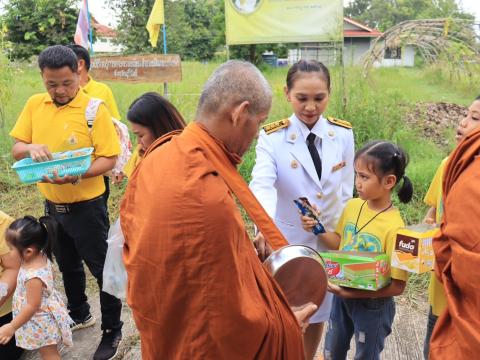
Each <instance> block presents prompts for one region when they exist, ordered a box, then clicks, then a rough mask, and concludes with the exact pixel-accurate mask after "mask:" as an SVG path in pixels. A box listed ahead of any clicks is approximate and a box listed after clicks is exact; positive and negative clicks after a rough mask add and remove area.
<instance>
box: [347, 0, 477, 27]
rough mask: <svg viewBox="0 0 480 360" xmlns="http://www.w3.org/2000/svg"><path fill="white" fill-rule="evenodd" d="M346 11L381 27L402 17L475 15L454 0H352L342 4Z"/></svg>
mask: <svg viewBox="0 0 480 360" xmlns="http://www.w3.org/2000/svg"><path fill="white" fill-rule="evenodd" d="M345 15H346V16H349V17H352V18H354V19H355V20H358V21H360V22H363V23H365V24H367V25H368V26H370V27H374V28H377V29H379V30H380V31H385V30H387V29H389V28H390V27H392V26H394V25H396V24H398V23H400V22H402V21H405V20H415V19H437V18H449V17H450V18H461V19H469V20H473V19H474V16H473V15H472V14H469V13H465V12H463V11H462V10H461V9H460V8H459V6H458V4H457V2H456V1H455V0H354V1H352V2H351V3H350V4H349V5H348V6H347V7H345Z"/></svg>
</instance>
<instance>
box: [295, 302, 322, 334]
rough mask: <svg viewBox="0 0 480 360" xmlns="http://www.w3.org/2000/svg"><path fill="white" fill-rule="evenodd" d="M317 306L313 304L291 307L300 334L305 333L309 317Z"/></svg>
mask: <svg viewBox="0 0 480 360" xmlns="http://www.w3.org/2000/svg"><path fill="white" fill-rule="evenodd" d="M317 309H318V306H317V305H315V304H313V303H311V302H310V303H308V304H305V305H303V306H299V307H292V311H293V314H294V315H295V317H296V318H297V321H298V325H300V328H301V329H302V332H303V333H305V330H307V327H308V320H309V319H310V317H311V316H312V315H313V314H314V313H315V311H317Z"/></svg>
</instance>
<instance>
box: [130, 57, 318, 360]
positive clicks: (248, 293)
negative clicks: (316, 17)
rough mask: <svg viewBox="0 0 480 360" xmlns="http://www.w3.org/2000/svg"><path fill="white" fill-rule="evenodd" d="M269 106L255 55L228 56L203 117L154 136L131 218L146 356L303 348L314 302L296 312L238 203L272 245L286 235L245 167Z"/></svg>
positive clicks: (271, 353) (295, 353) (269, 354)
mask: <svg viewBox="0 0 480 360" xmlns="http://www.w3.org/2000/svg"><path fill="white" fill-rule="evenodd" d="M270 105H271V90H270V87H269V85H268V83H267V82H266V80H265V78H264V77H263V75H262V74H261V73H260V72H259V71H258V70H257V69H256V68H255V67H254V66H253V65H251V64H248V63H244V62H240V61H230V62H227V63H225V64H223V65H222V66H220V67H219V68H218V69H217V70H216V71H215V72H214V73H213V75H212V76H211V77H210V79H209V80H208V81H207V83H206V85H205V87H204V89H203V92H202V95H201V97H200V101H199V106H198V111H197V115H196V121H195V122H193V123H191V124H190V125H189V126H187V128H186V129H185V130H183V132H182V133H174V134H172V133H170V134H169V135H166V136H164V137H162V138H160V139H158V140H157V141H156V142H155V143H154V144H152V146H151V147H150V148H149V150H148V151H147V153H146V155H145V158H144V160H143V161H142V162H141V163H140V164H139V166H138V167H137V169H136V170H135V171H134V173H133V175H132V177H131V178H130V181H129V184H128V188H127V191H126V194H125V197H124V201H123V203H122V207H121V224H122V229H123V232H124V235H125V247H124V260H125V265H126V269H127V272H128V291H127V301H128V304H129V305H130V307H131V308H132V311H133V315H134V319H135V323H136V325H137V327H138V330H139V331H140V336H141V343H142V357H143V359H146V360H150V359H229V360H234V359H268V360H270V359H272V360H273V359H293V360H296V359H303V358H304V354H303V344H302V337H301V327H300V326H299V323H300V324H301V325H303V324H305V323H306V321H307V318H308V316H310V315H311V314H312V313H313V312H314V311H315V309H316V306H314V305H310V306H307V307H306V308H304V309H302V311H300V312H297V313H295V314H294V313H293V312H292V310H291V309H290V308H289V305H288V303H287V301H286V299H285V297H284V295H283V294H282V292H281V290H280V289H279V288H278V286H277V284H276V283H275V282H274V281H273V279H272V278H271V277H270V275H269V274H268V273H267V272H266V271H265V269H264V268H263V266H262V264H261V263H260V261H259V259H258V257H257V254H256V251H255V249H254V247H253V244H252V241H251V240H250V239H249V237H248V234H247V232H246V230H245V224H244V221H243V219H242V216H241V213H240V211H239V210H238V207H237V203H236V201H238V202H239V203H240V204H241V205H242V206H243V207H244V209H245V210H246V212H247V213H248V215H249V216H250V218H251V219H252V220H253V221H254V222H255V223H256V225H257V226H258V227H259V229H260V230H261V231H262V233H263V234H268V235H267V236H266V238H267V240H268V241H269V243H270V244H271V245H272V246H273V247H274V248H278V247H280V246H283V245H285V244H286V240H285V239H284V238H283V236H282V235H281V234H280V232H279V231H278V230H277V229H276V227H275V225H274V224H273V222H272V220H271V219H270V217H269V216H268V215H267V214H266V212H265V211H264V210H263V208H262V207H261V206H260V204H259V203H258V201H257V200H256V199H255V197H254V196H253V194H252V193H251V192H250V190H249V188H248V186H247V184H246V183H245V181H244V180H243V179H242V178H241V176H240V174H239V173H238V172H237V169H236V166H237V165H238V164H239V162H240V156H241V155H243V154H244V153H245V152H246V151H247V149H248V148H249V146H250V143H251V142H252V140H253V139H254V138H255V136H256V135H257V134H258V128H259V125H260V124H261V123H262V122H263V121H264V120H265V119H266V118H267V116H268V111H269V109H270ZM297 319H298V320H297Z"/></svg>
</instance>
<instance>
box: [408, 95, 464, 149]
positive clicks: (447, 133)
mask: <svg viewBox="0 0 480 360" xmlns="http://www.w3.org/2000/svg"><path fill="white" fill-rule="evenodd" d="M466 115H467V108H466V107H464V106H461V105H457V104H452V103H445V102H439V103H428V102H425V103H417V104H416V106H415V108H414V109H413V111H411V112H409V113H408V114H407V116H406V118H405V121H406V123H407V124H408V125H412V126H414V127H416V128H418V129H420V130H421V131H422V135H423V136H424V137H425V138H426V139H430V140H431V141H433V142H434V143H435V144H437V145H438V146H439V147H440V148H441V149H443V150H448V149H449V147H450V144H452V143H454V142H453V135H454V134H455V129H456V127H457V125H458V123H459V121H460V120H461V119H463V118H464V117H465V116H466Z"/></svg>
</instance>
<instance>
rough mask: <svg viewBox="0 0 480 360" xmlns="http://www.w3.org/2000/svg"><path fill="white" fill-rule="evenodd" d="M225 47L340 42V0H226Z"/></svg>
mask: <svg viewBox="0 0 480 360" xmlns="http://www.w3.org/2000/svg"><path fill="white" fill-rule="evenodd" d="M225 25H226V35H227V44H228V45H238V44H268V43H290V42H320V41H342V40H343V1H342V0H225Z"/></svg>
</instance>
